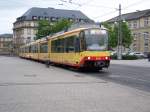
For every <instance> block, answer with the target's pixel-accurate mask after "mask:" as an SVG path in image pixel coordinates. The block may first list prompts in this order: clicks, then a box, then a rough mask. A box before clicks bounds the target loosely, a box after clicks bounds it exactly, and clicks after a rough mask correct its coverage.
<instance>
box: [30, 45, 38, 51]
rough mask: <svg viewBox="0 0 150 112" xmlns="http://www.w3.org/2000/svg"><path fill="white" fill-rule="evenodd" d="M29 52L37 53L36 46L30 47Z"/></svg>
mask: <svg viewBox="0 0 150 112" xmlns="http://www.w3.org/2000/svg"><path fill="white" fill-rule="evenodd" d="M31 52H32V53H37V52H38V46H37V45H32V46H31Z"/></svg>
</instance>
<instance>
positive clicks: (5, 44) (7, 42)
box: [0, 34, 13, 54]
mask: <svg viewBox="0 0 150 112" xmlns="http://www.w3.org/2000/svg"><path fill="white" fill-rule="evenodd" d="M12 41H13V35H12V34H2V35H0V54H11V53H12V51H13V42H12Z"/></svg>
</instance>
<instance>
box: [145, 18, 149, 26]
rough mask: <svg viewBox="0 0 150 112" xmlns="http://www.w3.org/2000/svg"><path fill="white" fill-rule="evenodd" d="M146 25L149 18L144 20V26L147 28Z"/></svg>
mask: <svg viewBox="0 0 150 112" xmlns="http://www.w3.org/2000/svg"><path fill="white" fill-rule="evenodd" d="M148 23H149V18H148V17H146V18H144V26H148Z"/></svg>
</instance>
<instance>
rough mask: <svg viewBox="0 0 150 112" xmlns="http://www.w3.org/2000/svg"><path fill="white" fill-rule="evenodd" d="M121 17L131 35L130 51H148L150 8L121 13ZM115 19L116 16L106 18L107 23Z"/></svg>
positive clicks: (116, 19) (149, 48)
mask: <svg viewBox="0 0 150 112" xmlns="http://www.w3.org/2000/svg"><path fill="white" fill-rule="evenodd" d="M122 19H123V20H125V21H126V22H127V23H128V26H129V28H130V29H131V32H132V35H133V43H132V45H131V51H135V52H143V53H147V52H150V9H148V10H143V11H136V12H132V13H127V14H123V15H122ZM117 21H118V17H114V18H112V19H110V20H108V22H109V23H114V22H117Z"/></svg>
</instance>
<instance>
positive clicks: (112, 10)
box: [0, 0, 150, 34]
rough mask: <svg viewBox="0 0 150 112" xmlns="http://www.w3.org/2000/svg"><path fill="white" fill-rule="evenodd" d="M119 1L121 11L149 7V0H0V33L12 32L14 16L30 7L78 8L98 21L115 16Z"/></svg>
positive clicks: (132, 10) (21, 13) (126, 11)
mask: <svg viewBox="0 0 150 112" xmlns="http://www.w3.org/2000/svg"><path fill="white" fill-rule="evenodd" d="M119 3H121V5H122V9H123V10H122V13H128V12H134V11H136V10H144V9H150V0H0V34H2V33H12V32H13V31H12V28H13V23H14V22H15V20H16V18H17V17H19V16H21V15H23V13H25V12H26V11H27V10H28V9H29V8H31V7H43V8H47V7H53V8H58V9H68V10H80V11H82V12H83V13H84V14H86V15H87V16H88V17H89V18H91V19H93V20H95V21H96V22H100V21H105V20H108V19H110V18H112V17H115V16H117V15H118V11H117V9H118V7H119Z"/></svg>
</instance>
